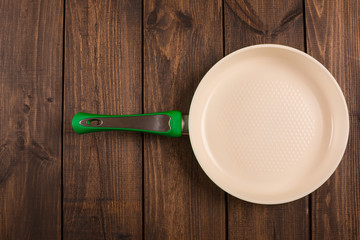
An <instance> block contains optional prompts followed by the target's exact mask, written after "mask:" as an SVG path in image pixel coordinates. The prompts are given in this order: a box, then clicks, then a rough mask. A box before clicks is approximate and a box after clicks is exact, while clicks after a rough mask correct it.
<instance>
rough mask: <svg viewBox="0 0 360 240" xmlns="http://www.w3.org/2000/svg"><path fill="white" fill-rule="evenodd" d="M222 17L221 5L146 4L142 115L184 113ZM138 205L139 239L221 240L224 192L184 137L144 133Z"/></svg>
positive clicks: (218, 48) (212, 57) (217, 45)
mask: <svg viewBox="0 0 360 240" xmlns="http://www.w3.org/2000/svg"><path fill="white" fill-rule="evenodd" d="M204 6H206V7H204ZM221 16H222V9H221V1H206V0H203V1H177V0H173V1H163V2H162V1H145V2H144V111H145V112H156V111H165V110H180V111H182V112H184V113H187V112H188V110H189V107H190V102H191V98H192V95H193V93H194V91H195V88H196V86H197V85H198V83H199V82H200V80H201V78H202V76H203V75H204V74H205V73H206V71H207V70H208V69H209V68H210V67H211V66H212V65H213V64H215V63H216V61H217V60H219V59H220V58H221V57H222V54H223V50H222V48H223V44H222V39H223V38H222V18H221ZM144 204H145V205H144V206H145V208H144V214H145V215H144V217H145V226H144V227H145V235H144V237H145V239H225V232H226V228H225V221H226V220H225V211H226V209H225V194H224V192H223V191H221V190H220V189H219V188H218V187H216V186H215V184H213V183H212V182H211V181H210V180H209V178H208V177H207V176H206V175H205V173H204V172H203V171H202V170H201V168H200V166H199V164H198V163H197V161H196V159H195V157H194V155H193V153H192V150H191V146H190V142H189V139H188V137H186V136H185V137H182V138H175V139H168V138H164V137H160V136H151V135H146V136H145V138H144Z"/></svg>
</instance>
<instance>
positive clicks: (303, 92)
mask: <svg viewBox="0 0 360 240" xmlns="http://www.w3.org/2000/svg"><path fill="white" fill-rule="evenodd" d="M72 124H73V128H74V130H75V131H76V132H77V133H89V132H96V131H106V130H128V131H142V132H149V133H156V134H160V135H164V136H170V137H180V136H181V135H182V134H187V133H188V134H189V136H190V141H191V145H192V148H193V151H194V153H195V156H196V158H197V160H198V162H199V164H200V165H201V167H202V169H203V170H204V171H205V173H206V174H207V175H208V176H209V177H210V178H211V179H212V181H213V182H214V183H216V184H217V185H218V186H219V187H220V188H222V189H223V190H225V191H226V192H228V193H229V194H231V195H233V196H235V197H238V198H240V199H243V200H246V201H249V202H254V203H261V204H279V203H285V202H289V201H293V200H296V199H299V198H301V197H303V196H305V195H307V194H309V193H311V192H312V191H314V190H315V189H317V188H318V187H320V186H321V185H322V184H323V183H324V182H325V181H326V180H327V179H328V178H329V177H330V176H331V174H332V173H333V172H334V171H335V169H336V167H337V166H338V164H339V163H340V161H341V158H342V156H343V153H344V151H345V148H346V144H347V139H348V133H349V117H348V110H347V106H346V102H345V98H344V96H343V94H342V92H341V89H340V87H339V85H338V84H337V82H336V81H335V79H334V77H333V76H332V75H331V74H330V72H329V71H328V70H327V69H326V68H325V67H324V66H323V65H321V64H320V63H319V62H318V61H316V60H315V59H314V58H312V57H311V56H309V55H307V54H305V53H303V52H301V51H299V50H296V49H294V48H290V47H286V46H281V45H271V44H270V45H269V44H265V45H255V46H251V47H246V48H243V49H240V50H238V51H236V52H234V53H232V54H230V55H228V56H226V57H225V58H223V59H222V60H221V61H219V62H218V63H217V64H216V65H215V66H213V67H212V68H211V69H210V71H209V72H208V73H207V74H206V75H205V76H204V78H203V79H202V81H201V83H200V85H199V86H198V88H197V89H196V92H195V94H194V97H193V100H192V102H191V106H190V112H189V115H188V116H184V115H182V114H181V113H180V112H178V111H169V112H161V113H151V114H142V115H122V116H114V115H112V116H110V115H95V114H87V113H78V114H76V115H75V116H74V118H73V122H72Z"/></svg>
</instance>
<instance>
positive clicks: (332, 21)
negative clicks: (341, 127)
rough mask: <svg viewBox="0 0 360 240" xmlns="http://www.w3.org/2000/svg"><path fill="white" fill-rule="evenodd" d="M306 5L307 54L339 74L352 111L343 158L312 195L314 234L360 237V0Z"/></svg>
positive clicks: (310, 0) (307, 3) (334, 236)
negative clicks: (347, 141)
mask: <svg viewBox="0 0 360 240" xmlns="http://www.w3.org/2000/svg"><path fill="white" fill-rule="evenodd" d="M305 3H306V8H305V9H306V13H305V16H306V26H307V48H308V52H309V53H310V54H311V55H312V56H314V57H315V58H316V59H318V60H319V61H320V62H321V63H323V64H324V65H325V66H326V67H327V68H328V69H329V70H330V72H331V73H332V74H333V75H334V77H335V79H336V80H337V81H338V83H339V85H340V87H341V89H342V90H343V92H344V95H345V98H346V100H347V104H348V108H349V113H350V136H349V143H348V146H347V150H346V152H345V155H344V157H343V159H342V162H341V164H340V165H339V167H338V169H337V170H336V171H335V173H334V175H333V176H332V177H331V178H330V179H329V180H328V181H327V182H326V183H325V184H324V185H323V186H322V187H321V188H320V189H319V190H318V191H316V192H315V193H314V194H313V195H312V196H313V197H312V229H313V233H312V238H313V239H360V191H359V189H360V183H359V177H360V161H359V160H360V155H359V149H360V102H359V99H358V97H359V96H360V82H359V77H360V58H359V50H360V40H359V39H360V25H359V15H360V1H358V0H357V1H341V0H335V1H323V2H319V1H312V0H306V2H305Z"/></svg>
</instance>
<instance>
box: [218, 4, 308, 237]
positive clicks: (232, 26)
mask: <svg viewBox="0 0 360 240" xmlns="http://www.w3.org/2000/svg"><path fill="white" fill-rule="evenodd" d="M224 7H225V8H224V14H225V15H224V19H225V22H224V25H225V53H226V54H229V53H230V52H232V51H235V50H237V49H239V48H242V47H245V46H248V45H254V44H261V43H277V44H285V45H288V46H292V47H295V48H298V49H300V50H304V30H303V29H304V26H303V6H302V1H300V0H296V1H285V0H284V1H262V0H256V1H247V0H226V1H225V6H224ZM308 211H309V210H308V199H307V198H302V199H300V200H297V201H295V202H292V203H288V204H282V205H275V206H266V205H257V204H251V203H247V202H244V201H241V200H239V199H236V198H234V197H231V196H229V197H228V236H229V239H299V240H300V239H301V240H303V239H308V238H309V235H310V234H309V215H308Z"/></svg>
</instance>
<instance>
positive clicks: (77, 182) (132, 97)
mask: <svg viewBox="0 0 360 240" xmlns="http://www.w3.org/2000/svg"><path fill="white" fill-rule="evenodd" d="M65 18H66V19H65V26H66V29H65V30H66V31H65V66H64V67H65V78H64V90H65V96H64V139H63V141H64V160H63V161H64V162H63V166H64V168H63V188H64V195H63V214H64V218H63V222H64V225H63V238H64V239H140V238H141V237H142V228H143V227H142V136H141V135H140V134H131V133H127V132H107V133H100V134H89V135H86V134H85V135H82V136H79V135H77V134H76V133H74V131H73V130H72V127H71V119H72V117H73V115H74V114H75V113H77V112H79V111H83V112H89V113H102V114H135V113H141V111H142V103H141V100H142V96H141V94H142V90H141V89H142V83H141V82H142V81H141V1H135V0H134V1H125V0H123V1H117V0H114V1H92V0H89V1H66V9H65Z"/></svg>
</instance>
